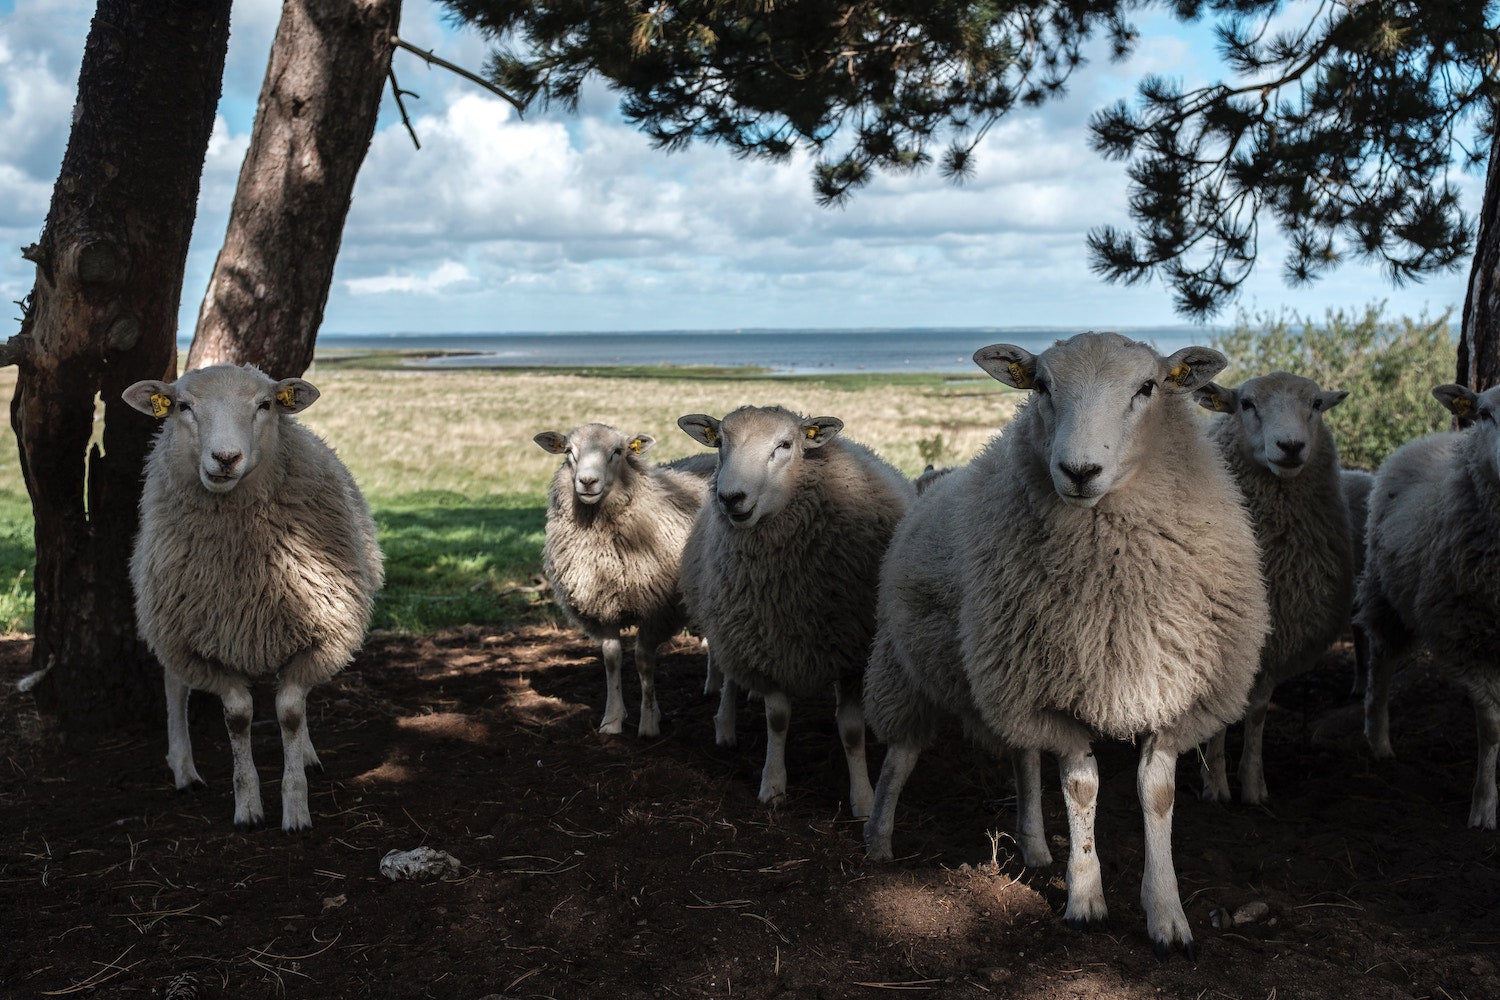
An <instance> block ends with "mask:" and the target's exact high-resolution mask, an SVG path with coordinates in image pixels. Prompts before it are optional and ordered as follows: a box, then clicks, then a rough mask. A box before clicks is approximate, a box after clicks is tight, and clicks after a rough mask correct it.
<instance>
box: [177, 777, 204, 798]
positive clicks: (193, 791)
mask: <svg viewBox="0 0 1500 1000" xmlns="http://www.w3.org/2000/svg"><path fill="white" fill-rule="evenodd" d="M207 787H208V782H206V781H204V780H203V779H202V778H192V779H190V780H188V781H187V782H185V783H183V784H181V785H178V786H177V794H179V795H197V794H198V793H199V792H201V791H203V789H205V788H207Z"/></svg>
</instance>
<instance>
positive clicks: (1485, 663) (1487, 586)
mask: <svg viewBox="0 0 1500 1000" xmlns="http://www.w3.org/2000/svg"><path fill="white" fill-rule="evenodd" d="M1432 392H1433V395H1434V396H1435V397H1437V399H1438V400H1439V401H1440V402H1441V403H1442V404H1443V405H1444V406H1445V407H1446V408H1447V409H1448V410H1449V412H1451V413H1452V414H1453V415H1454V416H1455V417H1457V418H1459V419H1460V420H1466V419H1467V420H1473V424H1472V425H1471V426H1469V427H1467V428H1466V429H1464V430H1462V431H1458V432H1447V433H1440V434H1432V435H1429V436H1427V437H1423V438H1418V439H1417V440H1415V441H1410V442H1408V443H1406V444H1404V445H1402V446H1401V447H1400V448H1398V449H1397V450H1396V451H1395V452H1393V453H1392V454H1391V456H1390V457H1389V458H1387V459H1386V460H1385V462H1383V463H1382V464H1381V466H1380V469H1379V471H1378V472H1376V474H1375V485H1374V487H1373V488H1372V489H1371V491H1370V520H1369V524H1368V526H1367V529H1366V543H1365V544H1366V553H1365V572H1364V575H1363V576H1362V577H1361V578H1360V589H1359V620H1360V624H1361V625H1363V626H1364V629H1365V631H1366V633H1367V635H1368V638H1369V652H1370V674H1369V679H1368V683H1367V684H1366V686H1365V737H1366V739H1367V740H1368V741H1369V744H1370V748H1371V750H1372V751H1373V753H1374V754H1375V756H1377V757H1391V756H1393V753H1392V750H1391V739H1390V717H1389V699H1390V679H1391V669H1392V667H1393V665H1394V663H1395V661H1396V659H1397V658H1398V657H1400V656H1401V655H1402V654H1404V653H1406V652H1407V651H1408V650H1411V649H1412V648H1414V647H1417V646H1425V647H1426V648H1427V649H1429V650H1430V651H1431V652H1432V662H1433V665H1434V667H1435V668H1436V669H1437V671H1438V672H1439V673H1440V674H1442V675H1443V676H1445V677H1447V678H1448V679H1449V680H1451V681H1453V682H1455V683H1456V684H1458V685H1459V686H1460V687H1462V688H1464V689H1465V690H1467V691H1468V693H1469V696H1470V698H1471V699H1472V700H1473V702H1474V712H1475V716H1476V718H1477V720H1478V727H1477V728H1478V742H1479V755H1478V768H1477V771H1476V774H1475V778H1474V789H1473V795H1472V798H1471V800H1470V805H1469V825H1470V826H1474V827H1483V828H1484V829H1486V830H1493V829H1495V806H1496V801H1497V796H1496V790H1495V758H1496V752H1497V748H1500V665H1497V663H1496V660H1495V655H1496V653H1495V651H1496V649H1500V582H1497V581H1496V577H1495V574H1494V567H1495V565H1496V564H1497V561H1500V429H1497V425H1496V420H1497V419H1500V387H1497V388H1491V389H1486V390H1485V391H1484V392H1481V393H1475V392H1473V391H1472V390H1470V389H1467V388H1465V387H1463V386H1460V385H1440V386H1438V387H1437V388H1435V389H1433V390H1432Z"/></svg>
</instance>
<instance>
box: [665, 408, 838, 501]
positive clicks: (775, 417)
mask: <svg viewBox="0 0 1500 1000" xmlns="http://www.w3.org/2000/svg"><path fill="white" fill-rule="evenodd" d="M677 425H678V426H679V427H681V428H682V429H683V430H684V431H686V432H687V433H688V434H689V435H690V436H691V437H692V438H693V439H695V440H697V441H700V442H702V443H703V444H706V445H708V446H709V447H710V448H717V449H719V466H718V470H717V471H716V472H715V473H714V502H715V503H717V504H718V507H719V510H720V511H722V512H723V514H724V516H725V517H727V518H728V519H729V523H730V524H732V525H734V526H735V527H736V528H741V529H748V528H753V527H755V525H757V524H759V523H760V522H761V521H764V520H765V519H767V518H769V517H774V516H775V515H776V514H777V513H778V512H779V511H781V510H782V509H783V508H784V507H786V505H787V503H788V502H789V501H790V500H791V498H792V496H793V495H794V494H795V492H796V490H797V483H798V481H799V480H800V478H801V475H800V474H801V469H802V463H803V462H804V461H805V456H806V455H807V453H808V452H809V451H812V450H814V449H817V448H821V447H823V446H824V445H825V444H827V443H828V442H829V441H832V440H833V439H834V437H836V436H837V435H838V433H839V431H841V430H842V429H843V427H844V422H843V421H842V420H839V419H838V418H837V417H811V418H805V417H800V416H798V415H797V414H795V413H793V412H792V411H790V410H787V409H784V408H782V407H780V406H771V407H754V406H742V407H740V408H739V409H738V410H735V411H734V412H733V413H730V414H729V415H728V416H726V417H725V418H724V419H723V420H715V419H714V418H713V417H710V416H709V415H708V414H706V413H691V414H688V415H687V416H684V417H679V418H678V420H677Z"/></svg>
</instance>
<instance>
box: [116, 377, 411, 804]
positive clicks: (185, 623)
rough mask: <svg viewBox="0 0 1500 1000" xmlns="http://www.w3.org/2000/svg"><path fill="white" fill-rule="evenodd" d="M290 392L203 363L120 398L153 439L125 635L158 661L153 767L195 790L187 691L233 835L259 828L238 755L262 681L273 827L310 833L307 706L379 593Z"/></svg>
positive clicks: (306, 390) (349, 492) (372, 556)
mask: <svg viewBox="0 0 1500 1000" xmlns="http://www.w3.org/2000/svg"><path fill="white" fill-rule="evenodd" d="M318 395H319V393H318V390H317V389H316V388H314V387H313V385H312V384H311V383H309V382H306V381H304V380H302V379H300V378H287V379H281V380H280V381H277V380H273V379H272V378H271V377H270V376H268V375H266V374H264V373H263V372H261V371H259V370H258V369H256V368H254V367H251V366H248V365H246V366H243V367H240V366H234V365H215V366H213V367H209V368H202V369H199V370H197V371H190V372H187V373H186V374H184V375H183V376H182V377H181V378H179V379H178V380H177V381H176V382H174V383H170V384H169V383H166V382H159V381H155V380H147V381H143V382H137V383H135V384H134V385H132V386H131V387H130V388H128V389H126V390H125V393H124V399H125V401H126V402H127V403H129V404H130V405H131V406H133V407H134V408H135V409H137V410H140V411H142V412H143V413H147V414H150V415H152V416H155V417H156V418H157V419H158V420H160V421H161V429H160V431H159V432H158V434H157V435H156V438H155V440H154V442H153V443H152V446H151V451H150V454H149V455H148V456H147V458H146V465H145V485H144V487H143V490H142V494H141V503H140V515H141V517H140V533H139V534H138V535H137V537H136V542H135V549H134V551H133V552H132V553H131V559H130V580H131V583H132V585H133V586H134V589H135V614H136V623H137V625H138V627H139V632H140V635H141V637H142V638H143V639H144V640H145V641H146V643H147V645H148V646H149V647H150V648H151V651H152V652H153V653H154V654H155V655H156V657H157V658H158V659H159V660H160V661H161V664H162V667H163V675H164V678H165V686H166V695H167V762H168V764H169V765H170V766H171V769H172V775H173V779H174V781H175V783H176V785H177V787H178V788H179V789H187V788H190V787H193V786H197V785H201V784H203V779H202V778H201V777H199V775H198V769H197V767H196V766H195V764H194V761H193V749H192V743H191V741H190V738H189V734H188V720H187V710H188V696H189V693H190V691H189V689H190V688H198V689H199V690H203V691H208V692H211V693H213V694H216V695H218V696H219V698H220V699H221V700H222V701H223V703H224V721H225V724H226V725H227V726H228V729H229V744H230V751H231V755H232V757H233V760H234V828H235V829H236V830H239V831H241V832H244V831H248V830H251V829H254V828H255V827H258V826H260V825H261V824H262V823H264V822H265V810H264V808H263V806H262V805H261V795H260V778H259V776H258V775H257V774H256V770H255V763H254V760H253V758H252V757H251V752H250V750H251V748H250V722H251V718H252V715H253V706H252V702H251V697H250V684H251V683H252V682H253V681H256V680H260V679H265V678H275V680H276V717H277V719H278V721H279V722H280V725H281V745H282V754H283V771H282V778H281V828H282V830H283V831H285V832H287V833H296V832H300V831H303V830H307V829H309V828H311V826H312V817H311V813H310V812H309V810H308V805H307V776H306V768H307V767H309V766H317V767H319V768H321V767H322V764H321V762H320V761H319V760H318V755H317V752H316V751H315V750H314V749H313V745H312V740H311V737H310V736H309V735H308V731H307V693H308V691H309V690H310V689H311V688H312V687H313V686H314V685H316V684H320V683H322V682H323V681H326V680H328V679H329V678H331V677H332V676H333V675H335V674H337V673H338V672H339V671H340V670H342V669H343V668H344V667H345V666H346V665H347V664H348V663H349V661H350V660H351V659H353V657H354V653H355V652H356V651H357V650H358V649H359V647H360V645H361V644H362V643H363V641H364V636H365V630H366V629H367V628H368V626H369V622H370V614H371V610H372V608H373V606H374V599H375V593H376V591H378V590H379V589H380V587H381V585H382V584H383V583H384V580H385V571H384V567H383V565H382V560H381V554H380V549H379V547H378V545H377V544H376V540H375V524H374V522H373V521H372V520H371V518H370V511H369V507H368V506H367V505H366V503H365V499H364V497H363V496H362V495H361V494H360V491H359V487H357V486H356V485H355V483H354V479H353V477H352V476H351V475H350V474H349V470H348V469H347V468H345V467H344V464H343V463H342V462H341V461H339V459H338V457H337V456H336V455H335V454H334V453H333V450H332V449H330V448H329V447H328V446H327V445H326V444H324V443H323V441H322V440H321V439H320V438H318V437H317V436H316V435H314V434H313V433H312V432H311V431H309V430H307V429H306V428H304V427H303V426H302V425H301V424H299V423H298V422H297V421H296V420H295V419H293V417H292V415H293V414H295V413H300V412H302V411H303V410H305V409H307V407H309V406H311V405H312V404H313V403H314V402H315V401H316V400H317V399H318Z"/></svg>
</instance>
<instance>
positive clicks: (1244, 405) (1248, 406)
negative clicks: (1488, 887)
mask: <svg viewBox="0 0 1500 1000" xmlns="http://www.w3.org/2000/svg"><path fill="white" fill-rule="evenodd" d="M1240 409H1242V410H1244V411H1245V412H1246V413H1254V412H1255V404H1254V403H1252V402H1250V400H1248V399H1242V400H1240Z"/></svg>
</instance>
